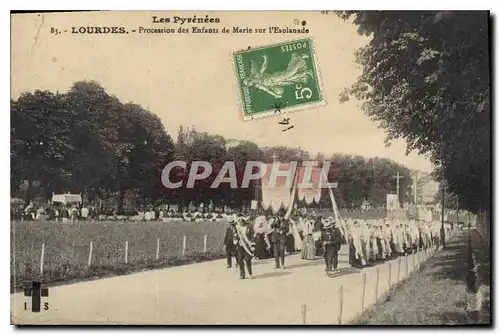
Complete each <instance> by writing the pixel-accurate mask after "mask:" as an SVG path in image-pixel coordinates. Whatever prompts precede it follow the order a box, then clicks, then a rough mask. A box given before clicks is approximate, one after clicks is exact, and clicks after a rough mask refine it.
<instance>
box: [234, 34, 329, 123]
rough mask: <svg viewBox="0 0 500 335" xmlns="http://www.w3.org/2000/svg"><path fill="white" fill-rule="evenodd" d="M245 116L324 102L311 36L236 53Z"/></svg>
mask: <svg viewBox="0 0 500 335" xmlns="http://www.w3.org/2000/svg"><path fill="white" fill-rule="evenodd" d="M233 61H234V65H235V69H236V79H237V83H238V89H239V93H240V94H239V95H240V99H241V106H242V108H243V114H244V119H245V120H248V119H253V118H260V117H264V116H268V115H270V114H275V113H276V109H277V107H276V106H279V111H280V112H290V111H297V110H301V109H307V108H309V107H313V106H317V105H321V104H322V103H324V98H323V92H322V90H321V85H320V80H319V77H318V70H317V64H316V61H315V59H314V52H313V45H312V40H311V39H308V38H306V39H300V40H295V41H288V42H285V43H279V44H274V45H269V46H264V47H260V48H256V49H248V50H243V51H238V52H235V53H233Z"/></svg>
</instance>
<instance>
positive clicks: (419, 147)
mask: <svg viewBox="0 0 500 335" xmlns="http://www.w3.org/2000/svg"><path fill="white" fill-rule="evenodd" d="M337 15H339V16H340V17H342V18H344V19H348V18H351V17H352V16H354V17H355V18H354V21H353V23H354V24H355V25H357V26H358V27H359V29H358V31H359V33H360V34H365V35H368V36H372V39H371V41H370V42H369V43H368V45H366V46H365V47H363V48H361V49H360V50H359V51H358V52H357V54H356V57H357V62H358V63H359V64H360V65H361V66H362V68H363V72H362V74H361V76H360V77H359V78H358V79H357V81H356V82H355V83H354V84H353V85H352V86H351V87H350V88H348V89H347V90H346V91H345V92H344V93H343V94H342V95H341V97H340V98H341V101H346V100H348V99H349V97H354V98H356V99H358V100H360V101H362V103H363V104H362V108H363V110H364V112H365V113H366V114H367V115H368V116H370V117H371V118H372V119H373V120H374V121H377V122H379V123H380V126H381V127H382V128H383V129H384V130H385V131H386V132H387V142H388V143H389V142H390V141H391V140H393V139H396V138H404V139H405V140H406V142H407V151H413V150H415V151H417V152H419V153H421V154H424V155H427V156H428V157H430V158H431V160H432V161H433V162H434V163H435V165H436V167H437V168H436V171H435V176H436V177H438V178H439V179H442V178H444V179H446V180H447V182H448V187H449V189H450V190H451V191H452V192H453V193H455V194H457V195H460V199H461V202H462V206H463V207H464V208H466V209H469V210H472V211H477V210H479V209H480V208H485V207H489V202H490V195H489V194H490V190H489V184H490V170H489V166H490V164H489V162H490V84H489V83H490V79H489V59H488V55H489V48H488V47H489V44H488V42H489V41H488V13H487V12H480V11H476V12H464V11H460V12H458V11H457V12H430V11H426V12H410V11H404V12H402V11H390V12H385V11H373V12H372V11H370V12H364V11H348V12H337Z"/></svg>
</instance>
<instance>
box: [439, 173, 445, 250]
mask: <svg viewBox="0 0 500 335" xmlns="http://www.w3.org/2000/svg"><path fill="white" fill-rule="evenodd" d="M444 201H445V185H444V176H443V177H442V178H441V231H440V233H441V244H442V245H443V248H444V246H445V241H444Z"/></svg>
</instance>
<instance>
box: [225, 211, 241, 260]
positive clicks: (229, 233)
mask: <svg viewBox="0 0 500 335" xmlns="http://www.w3.org/2000/svg"><path fill="white" fill-rule="evenodd" d="M229 224H230V226H229V227H227V230H226V236H224V245H225V246H226V260H227V267H228V268H230V267H232V266H233V262H232V259H233V257H236V244H237V243H238V236H237V233H236V227H235V225H236V222H235V221H234V217H232V216H230V217H229Z"/></svg>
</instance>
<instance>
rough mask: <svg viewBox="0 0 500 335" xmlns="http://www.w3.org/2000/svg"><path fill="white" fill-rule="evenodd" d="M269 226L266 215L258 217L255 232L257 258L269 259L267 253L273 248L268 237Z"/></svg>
mask: <svg viewBox="0 0 500 335" xmlns="http://www.w3.org/2000/svg"><path fill="white" fill-rule="evenodd" d="M268 229H269V228H268V224H267V220H266V217H265V216H264V215H262V216H258V217H257V218H256V219H255V223H254V231H255V258H257V259H265V258H267V253H268V252H267V251H268V250H269V249H270V248H271V245H270V243H269V239H268V237H267V232H268Z"/></svg>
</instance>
